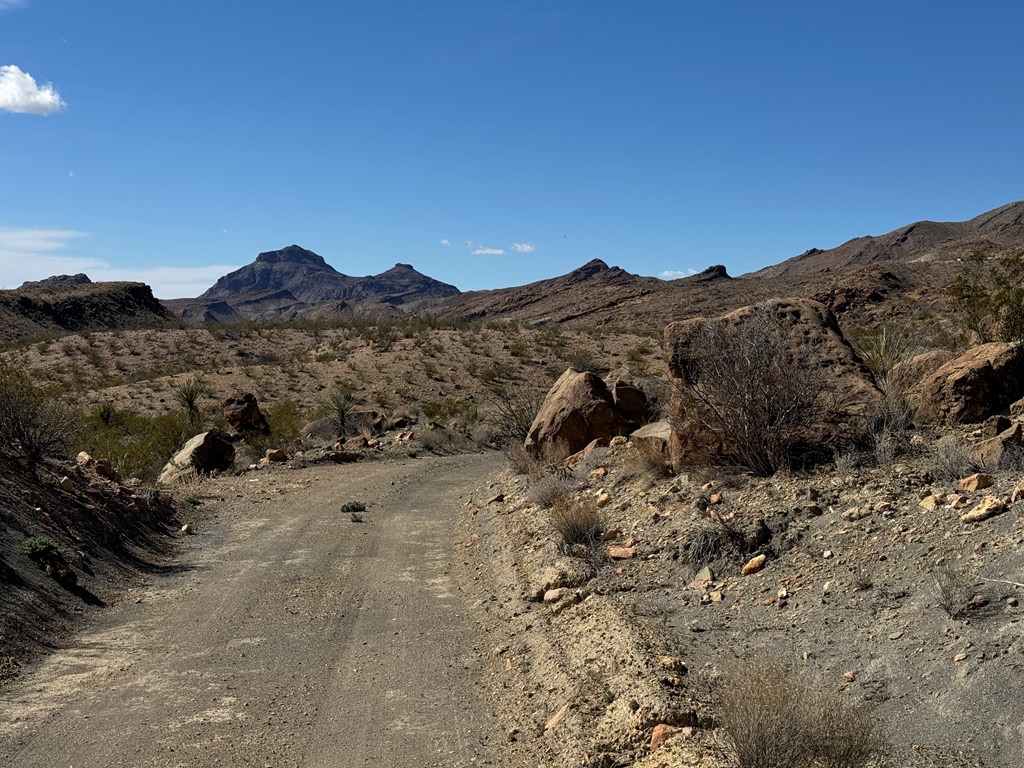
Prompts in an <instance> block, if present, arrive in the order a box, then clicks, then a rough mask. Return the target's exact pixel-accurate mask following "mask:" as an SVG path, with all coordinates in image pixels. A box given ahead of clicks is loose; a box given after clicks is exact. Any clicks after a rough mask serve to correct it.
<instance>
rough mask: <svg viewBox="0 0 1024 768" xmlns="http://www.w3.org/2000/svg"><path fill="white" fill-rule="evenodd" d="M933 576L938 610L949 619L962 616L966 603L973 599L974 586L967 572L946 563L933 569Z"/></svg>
mask: <svg viewBox="0 0 1024 768" xmlns="http://www.w3.org/2000/svg"><path fill="white" fill-rule="evenodd" d="M934 576H935V596H936V599H937V601H938V605H939V608H941V609H942V610H943V611H944V612H945V613H946V615H947V616H949V617H950V618H951V619H958V618H960V617H961V616H963V615H964V614H965V613H966V612H967V603H968V601H970V599H971V598H972V597H974V585H973V584H972V583H971V579H970V577H969V576H968V574H967V572H966V571H964V570H963V569H962V568H960V567H958V566H956V565H954V564H953V563H950V562H948V561H947V562H944V563H943V564H942V565H940V566H938V567H937V568H936V569H935V571H934Z"/></svg>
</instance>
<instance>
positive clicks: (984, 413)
mask: <svg viewBox="0 0 1024 768" xmlns="http://www.w3.org/2000/svg"><path fill="white" fill-rule="evenodd" d="M1022 396H1024V344H1013V343H1008V342H999V341H996V342H992V343H989V344H981V345H980V346H977V347H974V348H972V349H969V350H967V351H966V352H964V353H963V354H962V355H960V356H959V357H956V358H954V359H952V360H950V361H949V362H948V363H946V364H945V365H943V366H941V367H940V368H939V369H938V370H937V371H935V373H933V374H932V375H931V376H929V377H928V378H927V379H926V380H925V381H924V382H923V383H922V385H921V394H920V398H919V401H918V409H919V412H920V413H921V414H922V416H924V417H925V418H926V419H930V420H932V421H935V422H938V423H942V424H976V423H978V422H982V421H984V420H985V419H987V418H988V417H989V416H993V415H996V414H1000V413H1006V412H1008V411H1009V409H1010V406H1011V405H1012V404H1013V403H1014V402H1016V401H1017V400H1019V399H1020V398H1021V397H1022Z"/></svg>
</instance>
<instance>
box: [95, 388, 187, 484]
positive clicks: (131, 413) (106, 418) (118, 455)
mask: <svg viewBox="0 0 1024 768" xmlns="http://www.w3.org/2000/svg"><path fill="white" fill-rule="evenodd" d="M194 434H195V428H194V427H193V425H192V424H191V423H190V422H189V420H188V417H187V416H186V415H185V414H184V413H181V412H172V413H161V414H155V415H149V414H144V413H140V412H139V411H136V410H134V409H131V408H124V409H118V408H113V409H112V408H110V407H109V406H107V405H101V406H97V407H96V408H94V409H93V411H92V413H91V414H90V415H89V417H88V419H87V420H86V424H85V428H84V430H83V432H82V445H83V448H84V449H85V450H86V451H88V452H89V453H91V454H92V455H93V456H97V457H99V458H105V459H110V460H111V462H113V464H114V467H115V469H117V471H118V472H119V473H120V474H121V475H123V476H124V477H137V478H139V479H141V480H149V481H152V480H155V479H156V477H157V475H159V473H160V470H161V469H162V468H163V466H164V464H166V463H167V462H168V461H169V460H170V458H171V456H173V455H174V453H175V452H176V451H177V450H178V449H180V448H181V446H182V445H184V444H185V442H186V441H187V440H188V439H189V438H191V437H192V436H193V435H194Z"/></svg>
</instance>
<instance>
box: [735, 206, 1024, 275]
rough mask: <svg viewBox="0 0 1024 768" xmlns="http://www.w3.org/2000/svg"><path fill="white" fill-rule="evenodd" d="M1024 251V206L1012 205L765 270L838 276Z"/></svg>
mask: <svg viewBox="0 0 1024 768" xmlns="http://www.w3.org/2000/svg"><path fill="white" fill-rule="evenodd" d="M1021 250H1024V201H1019V202H1015V203H1009V204H1007V205H1004V206H1002V207H1000V208H996V209H995V210H992V211H988V212H986V213H983V214H981V215H979V216H975V217H974V218H973V219H970V220H968V221H949V222H936V221H918V222H916V223H914V224H908V225H907V226H905V227H900V228H899V229H896V230H893V231H892V232H889V233H888V234H885V235H880V236H878V237H857V238H854V239H853V240H850V241H848V242H846V243H843V244H842V245H840V246H839V247H837V248H830V249H828V250H821V249H819V248H811V249H810V250H808V251H805V252H804V253H802V254H800V255H799V256H796V257H795V258H792V259H789V260H788V261H784V262H782V263H781V264H776V265H774V266H771V267H767V268H765V269H762V270H761V271H760V272H757V273H755V274H757V275H760V276H763V277H777V276H780V275H795V274H809V273H834V272H840V271H842V270H847V269H855V268H857V267H864V266H868V265H873V264H888V263H891V262H903V263H929V262H936V261H955V260H956V259H960V258H963V257H965V256H969V255H970V254H972V253H973V252H975V251H981V252H982V253H984V254H985V255H987V256H991V257H1002V256H1007V255H1011V254H1016V253H1017V252H1019V251H1021Z"/></svg>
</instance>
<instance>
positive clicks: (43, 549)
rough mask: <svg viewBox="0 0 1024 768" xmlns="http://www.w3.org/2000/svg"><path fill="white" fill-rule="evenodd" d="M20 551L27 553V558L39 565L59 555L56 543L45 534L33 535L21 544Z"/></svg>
mask: <svg viewBox="0 0 1024 768" xmlns="http://www.w3.org/2000/svg"><path fill="white" fill-rule="evenodd" d="M21 551H22V552H23V553H24V554H26V555H28V557H29V559H30V560H32V561H33V562H35V563H39V564H40V565H46V563H48V562H51V561H52V560H53V559H55V558H59V557H61V554H60V550H59V549H57V545H56V544H54V543H53V541H52V540H51V539H49V538H47V537H46V536H33V537H31V538H29V539H25V541H23V542H22V544H21Z"/></svg>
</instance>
